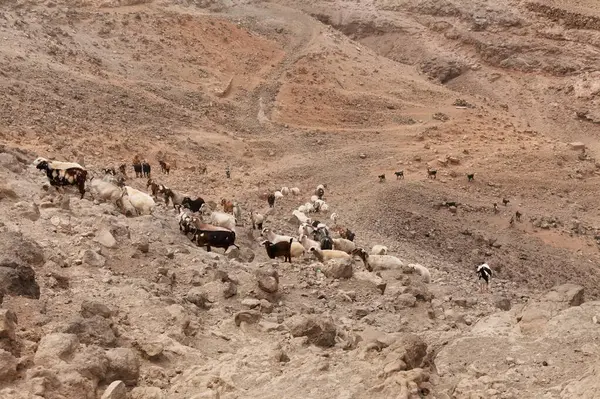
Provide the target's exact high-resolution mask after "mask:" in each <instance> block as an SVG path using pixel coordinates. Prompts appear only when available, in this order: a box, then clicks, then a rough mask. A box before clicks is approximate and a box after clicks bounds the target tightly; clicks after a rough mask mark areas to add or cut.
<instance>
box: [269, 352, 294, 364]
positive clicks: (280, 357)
mask: <svg viewBox="0 0 600 399" xmlns="http://www.w3.org/2000/svg"><path fill="white" fill-rule="evenodd" d="M273 357H274V358H275V361H277V362H279V363H287V362H289V361H290V357H289V356H288V355H287V354H286V353H285V352H284V351H283V350H281V349H277V350H275V353H274V354H273Z"/></svg>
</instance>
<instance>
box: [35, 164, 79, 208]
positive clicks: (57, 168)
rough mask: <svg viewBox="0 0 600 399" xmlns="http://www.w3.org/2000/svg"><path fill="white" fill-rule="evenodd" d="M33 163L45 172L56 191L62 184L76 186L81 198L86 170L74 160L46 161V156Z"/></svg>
mask: <svg viewBox="0 0 600 399" xmlns="http://www.w3.org/2000/svg"><path fill="white" fill-rule="evenodd" d="M33 165H34V166H35V167H36V168H37V169H39V170H43V171H45V172H46V177H48V181H49V182H50V184H51V185H52V186H54V187H55V188H56V190H57V191H58V189H59V187H62V186H77V188H78V189H79V193H80V194H81V198H82V199H83V196H84V195H85V180H86V178H87V170H86V169H85V168H84V167H83V166H81V165H79V164H78V163H74V162H59V161H48V160H47V159H46V158H37V159H35V160H34V161H33Z"/></svg>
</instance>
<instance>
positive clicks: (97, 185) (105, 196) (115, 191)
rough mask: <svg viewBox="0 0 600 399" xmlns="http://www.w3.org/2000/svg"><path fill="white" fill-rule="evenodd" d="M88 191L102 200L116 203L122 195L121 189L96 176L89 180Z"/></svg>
mask: <svg viewBox="0 0 600 399" xmlns="http://www.w3.org/2000/svg"><path fill="white" fill-rule="evenodd" d="M90 191H91V192H92V193H93V194H95V195H97V196H98V197H100V198H101V199H102V200H104V201H110V202H113V203H116V202H117V200H118V199H119V198H121V197H122V196H123V189H122V188H121V187H118V186H116V185H114V184H112V183H110V182H107V181H104V180H102V179H99V178H97V177H95V178H93V179H92V181H91V182H90Z"/></svg>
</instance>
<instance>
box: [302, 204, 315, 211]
mask: <svg viewBox="0 0 600 399" xmlns="http://www.w3.org/2000/svg"><path fill="white" fill-rule="evenodd" d="M304 212H306V213H314V212H315V207H314V206H313V204H311V203H310V202H307V203H305V204H304Z"/></svg>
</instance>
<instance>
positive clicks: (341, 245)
mask: <svg viewBox="0 0 600 399" xmlns="http://www.w3.org/2000/svg"><path fill="white" fill-rule="evenodd" d="M332 241H333V249H336V250H339V251H344V252H346V253H349V254H351V253H352V251H354V250H355V249H356V244H355V243H353V242H352V241H350V240H346V239H345V238H334V239H333V240H332Z"/></svg>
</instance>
